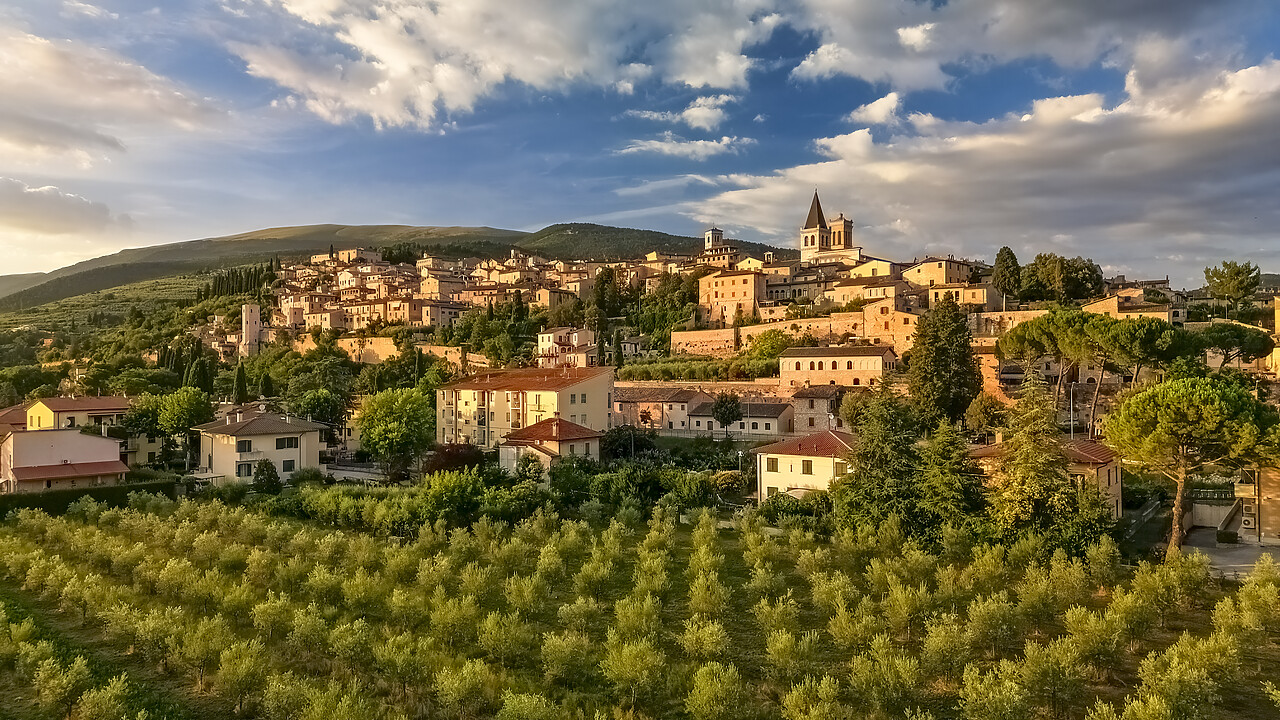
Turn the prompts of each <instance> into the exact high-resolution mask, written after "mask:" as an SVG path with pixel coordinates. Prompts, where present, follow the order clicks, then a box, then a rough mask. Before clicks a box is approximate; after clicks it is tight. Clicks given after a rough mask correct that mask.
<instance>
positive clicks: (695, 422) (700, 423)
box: [693, 420, 702, 427]
mask: <svg viewBox="0 0 1280 720" xmlns="http://www.w3.org/2000/svg"><path fill="white" fill-rule="evenodd" d="M693 426H694V427H702V421H701V420H694V421H693Z"/></svg>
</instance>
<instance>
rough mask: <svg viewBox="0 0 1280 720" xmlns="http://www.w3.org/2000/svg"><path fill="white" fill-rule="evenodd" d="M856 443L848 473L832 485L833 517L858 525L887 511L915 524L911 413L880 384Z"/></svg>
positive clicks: (882, 516) (865, 412)
mask: <svg viewBox="0 0 1280 720" xmlns="http://www.w3.org/2000/svg"><path fill="white" fill-rule="evenodd" d="M856 427H857V435H858V442H857V444H856V445H855V447H854V451H853V455H852V457H850V458H849V473H848V474H847V475H845V476H844V477H843V478H837V479H836V481H835V483H834V484H833V486H832V488H831V500H832V502H833V504H834V506H835V513H836V519H837V520H838V522H839V523H840V524H841V526H843V527H846V528H856V527H858V526H859V525H863V524H872V525H874V524H878V523H880V522H883V521H884V520H886V519H887V518H889V516H891V515H897V516H898V517H899V518H900V519H902V520H905V521H907V522H908V523H909V524H911V525H913V526H914V525H917V523H915V522H914V521H915V520H916V519H917V516H918V511H919V506H918V502H919V488H918V487H917V482H916V477H917V470H916V467H917V463H918V460H919V457H918V454H917V452H916V448H915V442H916V433H915V428H914V424H913V422H912V418H911V416H910V414H909V411H908V409H907V407H906V406H905V405H903V404H902V402H901V400H899V399H898V397H897V395H895V394H894V392H893V391H892V390H890V389H889V386H888V385H887V384H882V385H881V386H880V387H879V388H878V389H877V390H876V391H875V392H874V393H873V394H872V396H871V399H870V400H869V401H868V402H867V404H866V406H865V407H864V408H863V410H862V412H861V413H860V416H859V418H858V424H857V426H856Z"/></svg>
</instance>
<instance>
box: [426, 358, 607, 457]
mask: <svg viewBox="0 0 1280 720" xmlns="http://www.w3.org/2000/svg"><path fill="white" fill-rule="evenodd" d="M612 405H613V369H612V368H557V369H544V368H522V369H519V370H502V371H493V372H488V373H484V374H480V375H475V376H472V377H469V378H465V379H463V380H459V381H457V382H454V383H451V384H449V385H446V386H444V387H443V388H441V389H440V390H439V391H437V402H436V408H437V413H438V415H437V421H436V440H437V442H440V443H469V444H472V445H479V446H480V447H483V448H495V447H497V446H498V443H499V442H501V441H502V439H503V438H505V437H506V436H507V434H508V433H510V432H511V431H512V430H518V429H520V428H523V427H528V426H530V425H533V424H534V423H538V422H541V421H543V420H545V419H547V418H550V417H555V416H556V413H559V415H560V417H562V418H564V419H566V420H568V421H569V422H571V423H575V424H577V425H582V426H583V427H587V428H590V429H592V430H600V431H604V430H607V429H609V427H610V426H611V423H610V412H609V410H610V408H611V407H612Z"/></svg>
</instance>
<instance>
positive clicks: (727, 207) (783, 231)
mask: <svg viewBox="0 0 1280 720" xmlns="http://www.w3.org/2000/svg"><path fill="white" fill-rule="evenodd" d="M1140 57H1144V58H1145V59H1144V60H1143V61H1142V62H1140V63H1139V64H1138V65H1136V66H1135V67H1134V69H1133V71H1132V72H1131V73H1130V83H1129V94H1128V95H1127V97H1125V98H1124V99H1123V100H1122V101H1121V102H1119V103H1118V104H1116V105H1114V106H1109V105H1108V104H1107V103H1106V101H1105V99H1104V98H1103V97H1102V96H1101V95H1097V94H1089V95H1079V96H1068V97H1058V98H1045V99H1042V100H1039V101H1037V102H1035V103H1034V104H1033V106H1032V108H1031V109H1030V110H1029V111H1028V112H1026V113H1025V114H1012V115H1009V116H1005V117H998V118H994V119H991V120H988V121H985V122H956V121H947V120H943V119H940V118H936V117H932V116H928V115H913V116H910V117H909V118H908V119H907V123H906V125H905V126H904V128H903V131H902V132H901V133H899V134H897V135H895V136H894V137H892V138H890V139H888V140H886V141H882V142H876V141H875V140H874V139H873V138H872V136H871V134H870V133H869V132H868V131H867V130H858V131H855V132H851V133H848V134H846V135H840V136H836V137H831V138H824V139H821V140H818V141H817V147H818V149H819V150H820V152H821V153H822V154H823V155H824V156H825V158H826V159H824V160H823V161H821V162H816V163H812V164H807V165H800V166H796V167H790V168H785V169H781V170H778V171H777V172H775V173H773V174H768V175H738V176H734V177H733V178H732V180H733V182H734V183H735V185H736V186H737V189H734V190H730V191H727V192H723V193H721V194H718V195H716V196H713V197H712V198H710V199H707V200H705V201H702V202H698V203H695V204H693V205H692V206H691V208H690V209H689V211H688V212H689V214H690V215H691V216H692V217H693V218H695V219H697V220H698V221H700V222H709V221H713V220H715V219H718V218H736V219H737V220H738V222H739V224H740V227H735V228H733V229H734V230H739V231H746V232H745V234H750V230H749V229H754V230H755V231H756V233H757V237H760V236H763V239H769V240H772V241H775V242H779V243H784V244H788V245H789V244H791V243H794V242H795V237H796V232H797V230H796V228H798V227H799V223H800V221H801V220H802V219H803V215H804V212H805V210H806V209H807V208H808V193H809V192H811V189H812V188H814V187H818V188H819V189H820V191H821V193H822V198H823V201H824V202H825V204H826V207H827V208H828V209H829V210H831V211H832V212H835V211H844V212H845V213H846V214H848V215H851V216H852V217H853V218H854V221H855V223H856V224H857V225H856V227H857V233H858V234H859V235H860V236H861V240H862V242H863V243H865V245H866V246H867V247H868V250H869V251H871V252H874V253H881V254H884V255H888V256H890V257H901V258H908V259H909V258H911V257H913V256H914V255H917V254H921V253H924V252H927V251H940V250H945V251H949V252H956V253H963V254H970V255H977V256H986V257H988V258H989V257H991V256H992V255H993V254H994V251H995V249H996V248H998V247H999V246H1001V245H1003V244H1009V245H1011V246H1013V247H1014V249H1015V250H1019V251H1020V252H1022V253H1030V254H1032V255H1034V252H1038V251H1043V250H1045V249H1047V248H1049V247H1050V246H1051V245H1052V246H1053V249H1055V250H1057V251H1058V252H1070V253H1072V254H1076V253H1080V254H1085V255H1092V256H1094V257H1095V258H1096V259H1098V260H1099V261H1100V262H1102V263H1104V264H1105V265H1109V266H1111V267H1117V268H1131V269H1134V268H1136V269H1135V270H1132V271H1134V272H1142V271H1148V272H1159V273H1163V272H1166V271H1168V270H1169V269H1170V268H1173V269H1174V271H1175V274H1176V271H1177V270H1178V269H1179V268H1180V269H1181V270H1182V271H1183V272H1184V273H1185V275H1184V277H1192V276H1194V275H1195V274H1196V272H1197V268H1199V267H1203V265H1205V264H1212V263H1214V262H1217V261H1219V260H1221V259H1222V258H1223V257H1232V256H1233V255H1248V256H1249V257H1251V258H1252V259H1254V260H1255V262H1261V263H1263V264H1264V266H1265V265H1266V264H1268V263H1272V264H1280V242H1277V240H1280V234H1278V231H1277V230H1276V228H1278V227H1280V204H1277V203H1276V202H1275V196H1276V192H1277V175H1276V171H1275V168H1277V167H1280V123H1276V122H1275V118H1276V117H1280V61H1276V60H1274V59H1272V60H1268V61H1266V62H1264V63H1262V64H1260V65H1257V66H1253V67H1246V68H1243V69H1238V70H1234V71H1223V70H1222V69H1221V68H1220V67H1217V66H1213V65H1200V66H1195V67H1188V66H1187V65H1185V64H1184V63H1182V62H1181V60H1180V58H1181V56H1173V55H1168V54H1165V53H1159V52H1154V51H1152V52H1149V53H1147V54H1145V55H1143V54H1141V53H1140ZM1166 60H1167V61H1168V62H1172V63H1173V67H1175V68H1177V69H1178V72H1173V71H1172V70H1171V68H1170V67H1169V65H1168V64H1167V63H1166V62H1164V61H1166ZM1175 60H1176V61H1175ZM1145 78H1166V79H1168V81H1167V82H1163V83H1161V82H1154V81H1152V82H1150V83H1149V82H1148V81H1146V80H1145ZM1189 88H1193V89H1194V92H1193V91H1191V90H1189ZM1259 248H1265V249H1264V250H1260V249H1259Z"/></svg>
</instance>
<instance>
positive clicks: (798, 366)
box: [796, 362, 800, 370]
mask: <svg viewBox="0 0 1280 720" xmlns="http://www.w3.org/2000/svg"><path fill="white" fill-rule="evenodd" d="M796 369H797V370H799V369H800V363H799V362H797V363H796Z"/></svg>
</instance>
